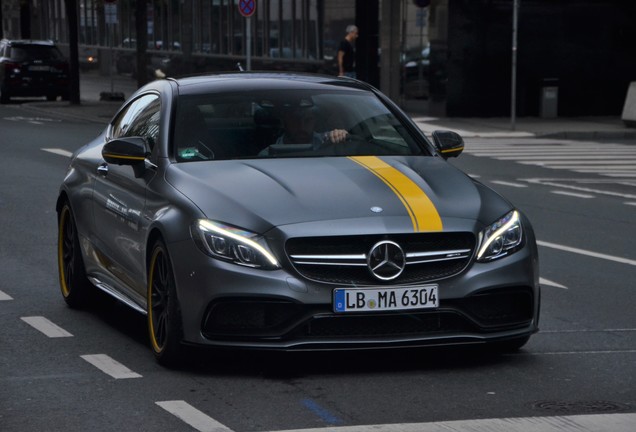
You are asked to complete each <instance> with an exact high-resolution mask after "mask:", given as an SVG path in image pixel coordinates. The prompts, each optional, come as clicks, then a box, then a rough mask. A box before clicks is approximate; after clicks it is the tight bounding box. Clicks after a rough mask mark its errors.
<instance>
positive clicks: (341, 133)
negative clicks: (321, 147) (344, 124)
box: [323, 129, 349, 144]
mask: <svg viewBox="0 0 636 432" xmlns="http://www.w3.org/2000/svg"><path fill="white" fill-rule="evenodd" d="M348 136H349V132H347V131H346V130H344V129H334V130H332V131H329V132H325V133H324V135H323V139H324V141H325V142H332V143H334V144H339V143H341V142H344V140H346V139H347V137H348Z"/></svg>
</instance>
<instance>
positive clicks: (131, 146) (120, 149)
mask: <svg viewBox="0 0 636 432" xmlns="http://www.w3.org/2000/svg"><path fill="white" fill-rule="evenodd" d="M149 154H150V152H149V151H148V145H147V143H146V139H145V138H142V137H124V138H117V139H114V140H111V141H108V142H107V143H106V144H104V147H103V148H102V157H103V158H104V160H105V161H106V162H108V163H113V164H116V165H137V164H139V163H144V161H145V160H146V157H148V155H149Z"/></svg>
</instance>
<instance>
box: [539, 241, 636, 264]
mask: <svg viewBox="0 0 636 432" xmlns="http://www.w3.org/2000/svg"><path fill="white" fill-rule="evenodd" d="M537 244H538V245H539V246H543V247H547V248H552V249H558V250H562V251H565V252H572V253H575V254H579V255H585V256H589V257H592V258H600V259H604V260H608V261H614V262H617V263H621V264H628V265H632V266H636V260H632V259H628V258H621V257H617V256H613V255H607V254H602V253H598V252H592V251H588V250H585V249H578V248H574V247H570V246H564V245H560V244H556V243H550V242H545V241H542V240H537Z"/></svg>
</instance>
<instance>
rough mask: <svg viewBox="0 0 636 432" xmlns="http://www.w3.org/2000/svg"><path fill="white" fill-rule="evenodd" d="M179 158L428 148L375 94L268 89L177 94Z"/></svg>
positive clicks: (401, 151) (415, 152)
mask: <svg viewBox="0 0 636 432" xmlns="http://www.w3.org/2000/svg"><path fill="white" fill-rule="evenodd" d="M173 130H174V135H173V143H174V150H175V153H176V154H175V158H176V160H177V161H178V162H188V161H199V160H212V159H215V160H223V159H237V158H242V159H245V158H280V157H317V156H362V155H419V154H425V153H426V154H428V152H427V151H426V150H424V149H423V148H422V146H421V145H420V144H418V142H417V139H422V138H421V137H420V138H417V137H415V136H413V135H411V133H410V132H409V130H408V129H407V128H406V127H405V125H404V124H403V123H401V121H400V120H399V119H398V118H397V117H396V116H395V115H394V114H393V113H392V112H391V111H389V109H388V108H387V107H386V106H385V105H384V104H383V103H382V101H381V100H380V99H378V98H377V97H376V96H375V95H374V94H373V93H371V92H366V91H360V90H351V91H347V90H342V89H338V90H337V91H335V90H334V91H325V90H322V89H321V90H320V91H311V90H310V91H305V90H303V91H299V90H280V89H278V90H269V91H259V92H242V93H227V94H207V95H191V96H181V97H180V98H179V102H178V107H177V113H176V122H175V127H174V129H173Z"/></svg>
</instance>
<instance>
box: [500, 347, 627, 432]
mask: <svg viewBox="0 0 636 432" xmlns="http://www.w3.org/2000/svg"><path fill="white" fill-rule="evenodd" d="M522 354H523V355H531V356H542V355H547V356H557V355H587V354H636V349H627V350H620V349H619V350H599V351H548V352H523V353H518V354H516V353H511V354H510V355H522ZM603 430H606V429H603Z"/></svg>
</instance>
